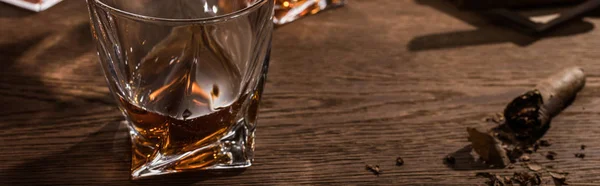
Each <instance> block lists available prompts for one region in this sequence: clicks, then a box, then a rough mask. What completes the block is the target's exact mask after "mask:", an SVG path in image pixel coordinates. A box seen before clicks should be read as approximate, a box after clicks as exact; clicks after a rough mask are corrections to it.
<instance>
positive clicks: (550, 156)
mask: <svg viewBox="0 0 600 186" xmlns="http://www.w3.org/2000/svg"><path fill="white" fill-rule="evenodd" d="M557 155H558V154H557V153H556V152H554V151H548V152H547V153H546V159H549V160H554V159H556V156H557Z"/></svg>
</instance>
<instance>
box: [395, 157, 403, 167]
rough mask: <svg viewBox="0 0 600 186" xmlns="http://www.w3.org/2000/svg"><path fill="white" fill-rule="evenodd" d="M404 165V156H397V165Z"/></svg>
mask: <svg viewBox="0 0 600 186" xmlns="http://www.w3.org/2000/svg"><path fill="white" fill-rule="evenodd" d="M402 165H404V160H403V159H402V157H398V158H396V166H402Z"/></svg>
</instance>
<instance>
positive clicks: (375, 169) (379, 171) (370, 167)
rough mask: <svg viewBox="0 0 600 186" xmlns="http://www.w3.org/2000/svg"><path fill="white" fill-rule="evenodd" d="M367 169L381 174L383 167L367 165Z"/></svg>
mask: <svg viewBox="0 0 600 186" xmlns="http://www.w3.org/2000/svg"><path fill="white" fill-rule="evenodd" d="M365 169H366V170H368V171H371V172H372V173H373V174H375V175H377V176H379V174H381V169H379V165H366V166H365Z"/></svg>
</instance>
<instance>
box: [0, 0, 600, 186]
mask: <svg viewBox="0 0 600 186" xmlns="http://www.w3.org/2000/svg"><path fill="white" fill-rule="evenodd" d="M437 2H439V1H433V0H416V1H413V0H352V1H350V4H349V5H348V6H346V7H344V8H340V9H335V10H332V11H327V12H324V13H322V14H319V15H318V16H312V17H309V18H305V19H302V20H300V21H297V22H294V23H292V24H290V25H286V26H283V27H280V28H278V29H277V30H276V31H275V34H274V39H273V54H272V62H271V68H270V72H269V78H268V82H267V86H266V92H265V94H264V100H263V102H262V103H261V110H260V118H259V126H258V129H257V146H256V158H255V164H254V165H253V166H252V167H250V168H248V169H245V170H237V171H226V172H221V171H205V172H191V173H182V174H175V175H168V176H162V177H155V178H150V179H146V180H140V181H130V180H129V166H130V151H131V149H130V146H129V143H128V137H127V135H128V134H127V131H126V129H125V128H124V127H123V125H122V124H120V121H121V120H123V117H122V116H121V114H120V113H119V111H118V110H117V108H116V106H115V102H114V100H113V99H112V97H111V96H110V95H109V91H108V88H107V87H106V84H105V81H104V78H103V74H102V72H101V70H100V68H99V65H98V58H97V56H96V52H95V45H94V44H93V43H92V40H91V36H90V31H89V26H88V24H89V20H88V15H87V9H86V7H85V2H84V1H82V0H78V1H75V0H68V1H65V2H63V3H61V4H59V5H57V6H56V7H53V8H51V9H49V10H47V11H44V12H42V13H30V12H27V11H24V10H20V9H17V8H15V7H12V6H9V5H8V4H3V3H0V63H1V64H0V65H1V68H0V108H1V109H0V162H2V163H1V164H0V185H144V186H146V185H194V184H197V185H218V184H225V185H233V184H251V185H296V184H311V185H312V184H333V185H346V184H361V185H375V184H381V185H384V184H390V185H401V184H420V185H452V184H454V185H477V184H483V183H484V181H485V179H482V178H476V177H475V176H474V175H475V173H476V172H481V171H490V172H494V173H500V174H501V175H512V174H513V172H515V171H520V170H525V169H524V168H522V167H521V166H519V164H517V166H516V168H515V169H512V170H510V169H488V168H487V167H485V166H482V165H480V164H477V163H474V162H473V160H472V159H473V158H472V157H471V156H470V155H469V150H470V149H469V146H468V144H469V142H468V141H467V138H466V134H467V133H466V130H465V128H466V127H468V126H477V125H481V124H486V123H485V122H484V121H482V119H484V118H485V117H487V116H490V115H493V114H494V113H496V112H499V111H502V109H503V108H504V106H505V104H506V103H507V102H509V101H510V100H511V99H512V98H513V97H515V96H517V95H519V94H520V93H522V92H523V91H525V90H527V89H528V88H531V87H533V86H534V85H535V84H536V82H538V81H539V80H541V79H543V78H545V77H546V76H548V75H550V74H552V73H553V72H556V71H559V70H560V69H562V68H565V67H568V66H572V65H579V66H581V67H583V68H584V69H585V71H586V73H587V74H588V81H587V85H586V87H585V88H584V90H583V91H582V92H581V93H580V94H579V96H578V98H577V100H576V101H575V102H574V103H573V104H572V105H571V107H569V108H568V109H567V110H565V111H564V112H563V113H562V114H561V115H559V116H558V117H556V118H555V120H554V121H553V123H552V128H551V130H550V131H549V133H548V134H547V135H546V137H545V139H549V140H552V142H553V145H552V146H551V147H547V148H543V149H542V150H540V153H544V152H546V151H549V150H551V151H555V152H557V153H558V156H557V159H556V160H554V161H551V160H546V159H545V158H543V156H542V155H540V154H534V155H532V159H533V160H534V161H537V162H538V163H540V164H542V165H544V166H546V165H554V166H555V167H556V168H557V169H560V170H564V171H568V172H570V175H569V180H570V182H571V183H573V184H572V185H578V184H581V185H595V184H596V185H600V104H599V103H600V94H599V93H600V81H599V80H600V78H599V77H600V52H598V47H599V46H600V30H599V29H596V28H595V27H597V26H598V25H600V19H598V18H596V17H595V16H593V15H591V16H589V17H586V18H583V19H582V20H579V21H574V22H571V23H569V24H566V25H564V26H563V27H561V28H559V29H557V30H555V31H553V32H551V33H549V34H548V35H546V36H545V37H531V36H526V35H522V34H519V33H517V32H514V31H512V30H510V29H505V28H502V27H498V26H494V25H491V24H489V23H487V22H486V21H485V20H483V19H481V18H479V17H478V16H476V15H473V14H470V13H465V12H457V11H456V10H454V9H452V8H449V7H447V6H443V5H440V4H437ZM582 144H585V145H587V147H588V148H587V149H586V150H585V151H584V152H585V153H586V157H585V158H584V159H578V158H575V157H574V155H573V154H574V153H576V152H579V151H580V150H579V147H580V145H582ZM447 154H454V155H455V156H456V159H457V163H456V165H454V166H447V165H445V164H444V163H443V160H442V159H443V158H444V157H445V156H446V155H447ZM398 156H401V157H402V158H404V161H405V165H404V166H395V159H396V157H398ZM365 164H377V165H379V166H380V167H381V169H382V171H383V173H382V174H381V175H380V176H375V175H373V174H372V173H370V172H368V171H366V170H365ZM543 175H544V177H543V178H544V182H548V181H550V177H549V175H548V174H543ZM549 183H550V184H551V183H552V182H551V181H550V182H549Z"/></svg>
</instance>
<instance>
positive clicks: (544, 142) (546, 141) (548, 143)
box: [538, 140, 552, 147]
mask: <svg viewBox="0 0 600 186" xmlns="http://www.w3.org/2000/svg"><path fill="white" fill-rule="evenodd" d="M538 143H539V144H540V146H542V147H549V146H552V143H550V141H548V140H540V141H539V142H538Z"/></svg>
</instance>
